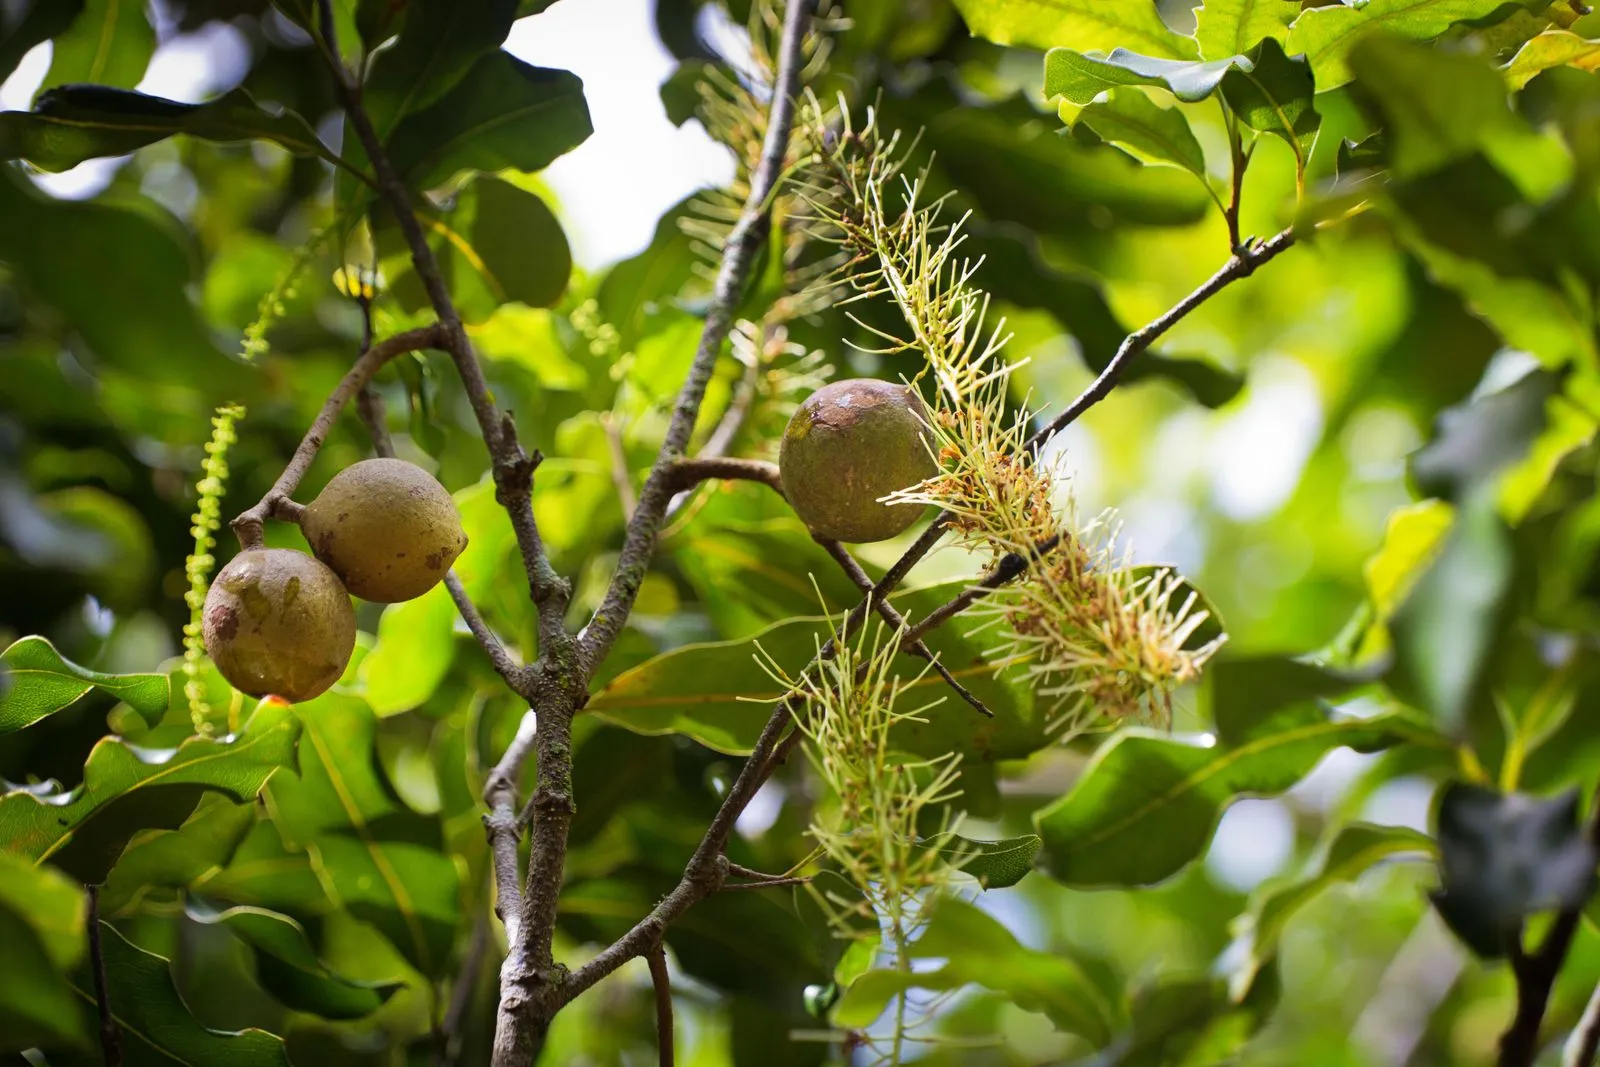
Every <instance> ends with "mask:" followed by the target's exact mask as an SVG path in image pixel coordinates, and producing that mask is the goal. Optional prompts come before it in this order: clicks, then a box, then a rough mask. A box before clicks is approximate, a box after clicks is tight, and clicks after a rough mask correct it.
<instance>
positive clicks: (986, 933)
mask: <svg viewBox="0 0 1600 1067" xmlns="http://www.w3.org/2000/svg"><path fill="white" fill-rule="evenodd" d="M911 954H912V956H913V957H915V958H918V959H943V960H945V963H944V965H943V966H942V967H940V968H938V969H937V970H931V971H922V972H916V973H907V972H904V971H868V972H867V973H866V974H864V975H862V976H861V977H860V978H857V979H856V980H855V981H854V982H853V983H851V986H850V988H849V989H848V990H846V991H845V994H844V996H843V997H842V998H840V1000H839V1003H838V1004H837V1005H835V1007H834V1009H833V1020H834V1022H835V1024H836V1025H840V1026H846V1027H866V1026H869V1025H871V1023H872V1021H873V1020H874V1019H876V1018H877V1017H878V1016H879V1015H880V1014H882V1012H883V1009H884V1008H885V1006H886V1005H887V1004H888V1003H889V1002H890V1000H891V999H892V998H893V997H895V996H896V995H898V994H901V993H903V992H905V991H906V990H908V989H928V990H945V989H959V988H960V987H962V986H964V985H967V984H969V983H975V984H977V985H981V986H983V987H985V988H987V989H993V990H997V991H999V992H1002V993H1005V994H1006V995H1007V996H1009V997H1011V999H1012V1000H1013V1001H1014V1002H1015V1003H1016V1004H1017V1006H1018V1007H1020V1008H1022V1009H1024V1010H1026V1011H1036V1012H1040V1013H1042V1014H1044V1015H1047V1016H1048V1017H1049V1018H1050V1021H1051V1022H1053V1023H1055V1025H1056V1026H1057V1027H1058V1028H1059V1029H1061V1030H1063V1031H1065V1032H1067V1033H1070V1034H1078V1035H1079V1036H1081V1037H1083V1038H1084V1039H1086V1040H1087V1041H1089V1042H1090V1043H1091V1044H1093V1045H1095V1046H1099V1045H1103V1044H1104V1043H1105V1042H1106V1041H1108V1040H1109V1039H1110V1036H1111V1023H1112V1019H1113V1015H1112V1008H1111V1006H1110V1005H1108V1004H1106V1003H1105V1001H1104V999H1103V995H1102V994H1101V992H1100V990H1099V989H1098V988H1097V987H1096V986H1095V984H1094V982H1093V981H1092V980H1091V979H1090V978H1089V976H1088V975H1086V974H1085V973H1084V971H1083V969H1082V968H1081V967H1079V966H1078V964H1077V963H1075V962H1074V961H1073V960H1072V959H1070V958H1069V957H1067V956H1064V955H1060V954H1057V953H1053V952H1038V951H1035V950H1034V949H1030V948H1028V947H1026V946H1024V945H1023V944H1022V943H1021V942H1019V941H1018V940H1017V939H1016V937H1015V936H1014V935H1013V934H1012V933H1011V931H1009V930H1007V929H1006V928H1005V927H1004V926H1003V925H1001V923H1000V921H999V920H998V919H996V918H994V917H993V916H991V915H989V914H987V913H985V912H983V911H981V910H979V909H978V908H977V907H975V906H973V905H972V904H969V903H967V902H966V901H964V900H960V899H956V898H947V899H944V900H941V901H939V903H938V904H937V905H935V907H934V910H933V916H932V918H931V919H930V920H929V922H928V927H927V929H926V930H925V931H924V932H923V934H922V936H921V937H919V938H918V939H917V940H916V941H915V942H913V943H912V946H911Z"/></svg>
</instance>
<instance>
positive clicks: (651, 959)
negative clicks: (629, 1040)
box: [644, 942, 674, 1067]
mask: <svg viewBox="0 0 1600 1067" xmlns="http://www.w3.org/2000/svg"><path fill="white" fill-rule="evenodd" d="M644 958H645V961H646V962H647V963H649V964H650V984H651V985H652V986H653V987H655V992H656V1048H657V1049H658V1050H659V1051H658V1053H657V1062H658V1063H660V1064H661V1067H672V1063H673V1056H674V1050H673V1042H672V978H671V976H670V975H668V974H667V953H666V950H665V949H663V948H662V947H661V945H660V943H659V942H658V943H657V944H656V945H654V946H652V947H651V949H650V951H649V952H646V953H645V954H644Z"/></svg>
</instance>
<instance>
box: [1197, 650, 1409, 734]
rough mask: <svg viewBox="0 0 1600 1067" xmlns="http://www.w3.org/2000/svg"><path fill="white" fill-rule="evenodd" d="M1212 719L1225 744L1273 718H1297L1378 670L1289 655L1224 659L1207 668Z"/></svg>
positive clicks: (1368, 679)
mask: <svg viewBox="0 0 1600 1067" xmlns="http://www.w3.org/2000/svg"><path fill="white" fill-rule="evenodd" d="M1206 676H1207V677H1208V678H1209V679H1210V682H1209V684H1210V694H1211V720H1212V723H1213V724H1214V725H1215V726H1216V728H1217V736H1218V737H1219V738H1220V739H1221V740H1222V742H1223V744H1226V745H1238V744H1243V743H1244V742H1246V741H1249V740H1250V739H1251V738H1252V737H1255V736H1258V735H1260V734H1262V733H1264V732H1268V731H1270V730H1271V728H1272V723H1273V722H1274V720H1278V719H1281V720H1282V721H1283V722H1284V723H1285V724H1290V725H1292V724H1295V723H1299V722H1301V721H1302V720H1303V719H1304V717H1305V715H1306V709H1307V708H1308V707H1310V706H1312V705H1313V703H1314V702H1315V701H1318V700H1324V699H1331V698H1333V697H1336V696H1339V695H1341V694H1343V693H1346V692H1349V691H1350V690H1351V689H1354V688H1355V687H1356V686H1359V685H1364V684H1366V683H1368V682H1371V681H1374V680H1376V678H1377V677H1378V671H1377V670H1376V669H1369V670H1366V671H1359V672H1358V671H1347V670H1341V669H1338V668H1334V667H1328V666H1323V665H1321V664H1317V663H1313V662H1310V661H1308V660H1303V659H1295V658H1293V657H1290V656H1270V655H1269V656H1253V657H1247V658H1231V657H1224V658H1221V659H1218V660H1217V661H1215V662H1214V663H1212V664H1211V665H1210V666H1209V667H1207V668H1206Z"/></svg>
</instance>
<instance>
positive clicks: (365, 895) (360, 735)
mask: <svg viewBox="0 0 1600 1067" xmlns="http://www.w3.org/2000/svg"><path fill="white" fill-rule="evenodd" d="M295 710H296V711H297V712H298V713H299V714H300V716H301V719H302V721H303V723H304V728H305V736H304V737H303V739H302V740H301V743H300V774H299V777H298V778H291V777H289V776H284V777H283V778H282V779H281V780H279V781H277V782H274V783H273V786H272V789H271V790H270V792H269V799H270V805H271V808H272V812H273V820H274V822H275V823H276V825H277V826H278V828H279V830H280V831H281V832H282V834H283V838H284V842H285V843H286V844H287V845H289V847H291V848H295V849H303V850H306V851H308V852H310V854H311V857H312V862H313V864H314V866H315V868H316V871H317V874H318V877H319V878H320V879H321V881H322V883H323V885H324V886H325V887H326V888H327V891H328V894H329V896H331V897H332V898H333V899H334V900H336V901H339V902H341V903H342V904H343V905H344V906H345V908H346V909H347V910H349V911H350V913H351V914H353V915H355V916H356V917H357V918H358V919H362V920H364V921H366V922H370V923H372V924H373V925H374V926H376V927H377V928H378V929H379V930H380V931H382V933H383V934H384V936H385V937H387V938H389V940H390V941H391V942H393V944H394V946H395V948H396V949H398V950H399V951H400V953H401V954H402V955H404V956H405V957H406V959H407V960H409V961H410V962H411V963H412V964H413V965H414V966H416V968H417V969H418V970H420V971H421V972H422V973H423V974H425V975H429V976H435V975H437V974H439V973H440V972H441V971H442V969H443V968H445V967H446V966H447V965H448V963H449V952H450V945H451V943H452V941H453V940H454V937H455V931H456V924H457V922H458V921H459V919H460V915H461V900H460V873H459V871H458V869H457V867H456V864H455V862H454V861H453V860H452V859H451V858H450V856H448V855H446V854H445V853H444V852H443V851H442V849H443V845H444V834H443V830H442V828H441V827H440V825H439V821H438V820H437V819H435V818H430V817H427V816H422V815H418V814H416V813H414V812H412V811H411V810H410V809H408V808H407V807H406V806H405V805H404V804H403V803H402V802H401V801H400V799H399V797H398V796H397V795H396V793H395V790H394V787H393V785H392V784H391V783H390V782H389V781H388V779H387V778H386V777H385V776H384V774H383V771H382V769H381V768H380V766H379V764H378V756H377V748H376V736H377V717H376V716H375V715H374V714H373V711H372V709H371V707H369V706H368V705H367V704H366V702H365V701H362V700H359V699H357V698H355V697H351V696H345V695H341V694H337V693H324V694H323V695H322V696H320V697H318V698H316V699H315V700H311V701H307V702H306V703H304V704H299V705H296V709H295Z"/></svg>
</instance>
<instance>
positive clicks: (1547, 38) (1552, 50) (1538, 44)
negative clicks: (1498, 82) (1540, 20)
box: [1504, 29, 1600, 89]
mask: <svg viewBox="0 0 1600 1067" xmlns="http://www.w3.org/2000/svg"><path fill="white" fill-rule="evenodd" d="M1569 66H1570V67H1576V68H1578V69H1579V70H1586V71H1589V72H1591V73H1593V72H1594V71H1596V70H1600V41H1592V40H1589V39H1588V38H1586V37H1580V36H1579V35H1578V34H1576V33H1573V32H1572V31H1571V30H1560V29H1556V30H1546V31H1545V32H1544V33H1541V34H1539V36H1537V37H1535V38H1533V39H1532V40H1530V41H1528V42H1527V43H1526V44H1524V45H1523V46H1522V47H1521V48H1519V49H1517V54H1516V55H1515V56H1513V57H1512V58H1511V62H1509V63H1507V64H1506V65H1505V68H1504V70H1505V77H1506V83H1507V84H1508V85H1510V86H1511V88H1513V89H1521V88H1522V87H1523V86H1524V85H1527V84H1528V82H1530V81H1531V80H1533V78H1534V77H1535V76H1536V75H1538V74H1540V73H1542V72H1544V71H1547V70H1549V69H1551V68H1552V67H1569Z"/></svg>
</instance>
